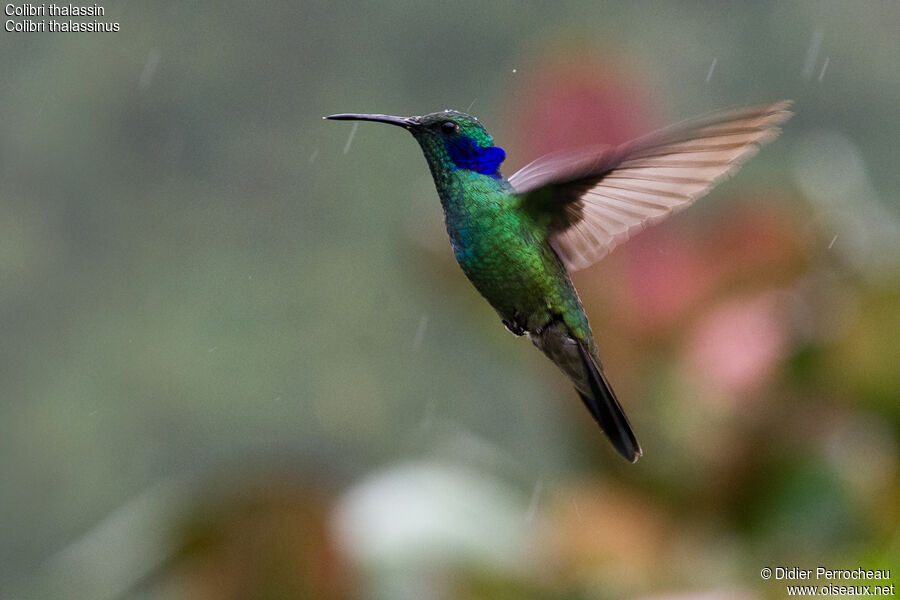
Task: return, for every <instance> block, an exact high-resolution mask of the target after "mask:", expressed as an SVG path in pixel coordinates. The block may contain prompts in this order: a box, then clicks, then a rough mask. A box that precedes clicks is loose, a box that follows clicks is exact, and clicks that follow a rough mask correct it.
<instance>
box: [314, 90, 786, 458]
mask: <svg viewBox="0 0 900 600" xmlns="http://www.w3.org/2000/svg"><path fill="white" fill-rule="evenodd" d="M789 107H790V101H781V102H774V103H770V104H760V105H755V106H748V107H745V108H740V109H735V110H728V111H722V112H717V113H712V114H709V115H707V116H704V117H700V118H698V119H694V120H690V121H684V122H682V123H680V124H678V125H675V126H672V127H669V128H666V129H662V130H660V131H657V132H655V133H651V134H649V135H646V136H644V137H641V138H639V139H637V140H634V141H632V142H628V143H625V144H622V145H620V146H617V147H604V146H593V147H586V148H579V149H575V150H567V151H562V152H557V153H553V154H548V155H546V156H543V157H541V158H538V159H537V160H535V161H533V162H531V163H529V164H528V165H526V166H525V167H523V168H522V169H521V170H519V171H518V172H516V173H515V174H514V175H513V176H512V177H509V178H508V179H507V178H506V177H504V176H503V175H501V174H500V164H501V163H502V162H503V160H504V159H505V158H506V152H505V151H504V150H503V149H502V148H500V147H498V146H495V145H494V140H493V138H492V137H491V135H490V134H489V133H488V132H487V130H486V129H485V128H484V127H483V126H482V125H481V123H480V122H479V121H478V119H476V118H475V117H473V116H471V115H468V114H466V113H463V112H459V111H455V110H444V111H441V112H435V113H430V114H427V115H424V116H420V117H394V116H390V115H382V114H354V113H343V114H335V115H330V116H328V117H325V118H326V119H337V120H356V121H376V122H379V123H388V124H390V125H397V126H400V127H403V128H404V129H406V130H407V131H409V132H410V133H412V135H413V137H414V138H415V139H416V141H417V142H418V143H419V145H420V146H421V148H422V152H423V153H424V154H425V159H426V160H427V161H428V166H429V168H430V169H431V174H432V176H433V178H434V183H435V186H436V187H437V192H438V195H439V196H440V199H441V205H442V207H443V209H444V217H445V222H446V226H447V233H448V234H449V236H450V243H451V244H452V246H453V254H454V255H455V257H456V260H457V262H458V263H459V266H460V267H461V268H462V270H463V272H464V273H465V274H466V276H467V277H468V278H469V280H470V281H471V282H472V284H473V285H474V286H475V288H476V289H477V290H478V291H479V292H480V293H481V295H482V296H484V298H485V299H486V300H487V301H488V302H489V303H490V304H491V306H492V307H493V308H494V310H496V311H497V313H498V314H499V315H500V319H501V320H502V321H503V324H504V325H505V326H506V328H507V329H509V331H511V332H512V333H514V334H515V335H517V336H521V335H527V336H528V337H529V338H530V339H531V341H532V342H533V343H534V345H535V346H537V347H538V348H539V349H540V350H541V351H543V352H544V354H546V355H547V357H549V358H550V360H552V361H553V362H554V363H556V364H557V365H558V366H559V367H560V369H562V371H563V372H564V373H565V374H566V375H568V377H569V378H570V379H571V380H572V383H573V384H574V385H575V389H576V391H577V392H578V395H579V396H580V397H581V400H582V401H583V402H584V404H585V406H587V408H588V410H589V411H590V413H591V415H593V417H594V419H595V420H596V422H597V423H598V424H599V425H600V427H601V428H602V429H603V431H604V432H605V433H606V435H607V436H608V437H609V439H610V440H611V441H612V444H613V446H614V447H615V449H616V450H617V451H618V452H619V453H620V454H621V455H622V456H624V457H625V458H626V459H628V460H629V461H631V462H634V461H636V460H637V459H638V458H639V457H640V456H641V454H642V452H641V447H640V445H639V444H638V441H637V438H636V437H635V435H634V432H633V431H632V429H631V424H630V423H629V422H628V418H627V417H626V416H625V412H624V411H623V410H622V407H621V405H620V404H619V401H618V399H617V398H616V395H615V393H614V392H613V390H612V387H611V386H610V383H609V381H608V379H607V378H606V374H605V373H604V371H603V367H602V366H601V363H600V358H599V356H598V354H597V345H596V343H595V342H594V336H593V334H592V333H591V327H590V325H589V324H588V319H587V316H586V315H585V312H584V308H583V307H582V304H581V300H580V299H579V297H578V292H576V291H575V287H574V286H573V285H572V280H571V279H570V277H569V270H577V269H583V268H585V267H587V266H589V265H591V264H593V263H595V262H596V261H598V260H599V259H601V258H603V256H605V255H606V254H607V253H609V252H610V251H611V250H612V249H613V248H614V247H616V246H617V245H618V244H621V243H622V242H624V241H625V240H627V239H628V238H630V237H631V236H632V235H634V234H636V233H638V232H639V231H641V230H642V229H644V228H645V227H647V226H648V225H650V224H653V223H656V222H659V221H660V220H662V219H664V218H665V217H666V216H668V215H670V214H672V213H674V212H677V211H678V210H681V209H683V208H685V207H687V206H688V205H689V204H691V202H693V201H694V200H696V199H697V198H699V197H700V196H702V195H704V194H705V193H706V192H708V191H709V190H710V189H711V188H712V187H713V185H715V184H716V183H717V182H718V181H720V180H721V179H722V178H723V177H725V176H726V175H728V174H731V173H733V172H734V170H735V169H736V168H737V166H738V165H740V163H742V162H743V161H744V160H746V159H747V158H749V157H750V156H752V155H753V154H754V153H755V152H756V151H757V149H758V148H759V146H760V145H762V144H764V143H766V142H768V141H770V140H772V139H773V138H775V136H777V135H778V133H779V132H780V130H779V125H781V124H782V123H784V121H786V120H787V119H788V118H789V117H790V116H791V113H790V111H789V110H788V109H789Z"/></svg>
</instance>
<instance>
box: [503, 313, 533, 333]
mask: <svg viewBox="0 0 900 600" xmlns="http://www.w3.org/2000/svg"><path fill="white" fill-rule="evenodd" d="M521 318H522V315H521V314H519V311H518V310H514V311H513V315H512V318H511V319H504V318H502V317H501V318H500V320H501V321H503V324H504V325H506V328H507V329H509V330H510V331H511V332H512V333H513V334H514V335H525V332H526V331H527V329H526V328H525V324H524V323H522V321H521Z"/></svg>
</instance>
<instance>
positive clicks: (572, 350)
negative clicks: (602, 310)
mask: <svg viewBox="0 0 900 600" xmlns="http://www.w3.org/2000/svg"><path fill="white" fill-rule="evenodd" d="M530 337H531V341H532V342H534V345H535V346H537V347H538V348H540V349H541V350H542V351H543V352H544V354H546V355H547V356H548V357H549V358H550V360H552V361H553V362H555V363H556V364H557V365H559V367H560V368H561V369H562V370H563V371H564V372H565V373H566V374H567V375H568V376H569V377H571V378H572V382H573V383H574V384H575V389H576V391H577V392H578V395H579V396H580V397H581V400H582V401H583V402H584V405H585V406H586V407H587V409H588V410H589V411H590V412H591V415H592V416H593V417H594V420H595V421H597V424H598V425H600V428H601V429H603V432H604V433H605V434H606V435H607V437H608V438H609V439H610V441H611V442H612V445H613V446H614V447H615V449H616V450H617V451H618V452H619V454H621V455H622V456H624V457H625V458H626V459H628V460H629V461H631V462H635V461H637V459H638V458H640V456H641V454H642V452H641V446H640V444H638V441H637V438H635V436H634V432H633V431H632V430H631V424H630V423H629V422H628V417H626V416H625V411H623V410H622V407H621V405H619V401H618V400H617V399H616V394H615V393H614V392H613V390H612V387H610V385H609V381H607V379H606V376H605V375H604V374H603V371H602V369H601V368H600V366H599V365H598V364H597V361H596V360H595V359H594V357H593V353H592V352H591V351H590V349H589V348H588V346H587V343H586V342H584V341H583V340H580V339H578V338H576V337H575V336H573V335H572V334H571V332H570V331H569V329H568V327H566V325H565V324H564V323H563V322H562V321H556V322H553V323H551V324H550V325H548V326H547V327H546V328H544V329H543V331H541V332H540V333H537V334H535V333H532V334H531V336H530Z"/></svg>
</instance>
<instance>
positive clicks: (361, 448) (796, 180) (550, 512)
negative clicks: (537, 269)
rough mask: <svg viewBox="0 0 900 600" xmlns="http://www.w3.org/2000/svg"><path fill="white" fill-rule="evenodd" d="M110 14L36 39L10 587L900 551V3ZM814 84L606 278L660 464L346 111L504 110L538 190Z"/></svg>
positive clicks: (11, 138)
mask: <svg viewBox="0 0 900 600" xmlns="http://www.w3.org/2000/svg"><path fill="white" fill-rule="evenodd" d="M101 4H102V5H103V6H104V7H105V8H106V10H107V14H106V16H105V17H102V18H100V19H99V20H102V21H115V22H119V23H120V24H121V31H120V32H119V33H114V34H89V33H81V34H61V33H52V34H51V33H45V34H41V33H30V34H29V33H7V32H0V52H2V54H0V56H2V62H0V74H2V77H0V107H2V109H0V110H2V117H0V182H2V183H0V290H2V292H0V327H2V337H0V357H2V362H0V365H2V373H3V375H2V378H0V481H2V487H0V597H2V598H15V599H17V600H20V599H32V598H33V599H39V598H40V599H47V598H85V599H88V598H90V599H107V598H110V599H111V598H145V599H161V598H199V599H205V598H229V599H230V598H234V599H237V598H266V599H282V598H283V599H287V598H325V599H329V598H334V599H338V598H341V599H343V598H347V599H368V598H375V599H407V598H409V599H444V598H510V599H512V598H525V599H529V598H534V599H538V598H541V599H544V598H546V599H562V598H566V599H588V598H599V599H605V598H610V599H613V598H615V599H619V598H681V599H689V598H690V599H695V598H703V599H706V600H713V599H716V600H725V599H730V600H754V599H761V598H781V597H785V596H786V593H785V589H784V585H785V582H784V581H775V580H774V579H773V580H771V581H768V582H766V581H763V580H762V579H761V578H760V575H759V572H760V569H761V568H762V567H765V566H769V567H772V568H774V567H776V566H786V567H791V566H796V567H802V568H810V567H812V568H815V566H819V565H822V566H826V567H830V568H855V567H864V568H869V569H875V568H889V567H891V566H893V567H894V568H895V569H898V568H900V560H898V558H900V535H898V521H900V501H898V497H900V496H898V492H900V477H898V440H900V437H898V436H900V403H898V398H900V368H898V364H900V350H898V342H897V339H898V334H900V235H898V233H900V227H898V219H900V197H898V190H900V174H898V169H897V168H896V163H897V139H898V131H900V128H898V126H900V118H898V117H900V112H898V105H900V77H898V68H897V65H898V64H900V38H898V36H897V31H898V29H900V4H898V3H896V2H883V3H879V2H825V3H822V2H816V1H812V0H809V1H806V2H790V3H785V2H756V3H749V2H746V3H745V2H723V3H716V4H711V3H700V2H669V3H665V4H663V3H661V2H660V3H649V2H629V3H624V2H623V3H605V2H590V1H586V0H575V1H571V2H557V3H519V2H497V3H483V2H475V1H471V2H463V3H446V4H444V3H441V4H437V3H433V4H428V3H425V4H423V3H418V2H403V1H396V2H391V3H370V2H359V3H334V2H309V1H305V0H303V1H300V2H266V3H249V2H233V1H230V0H219V1H217V2H164V1H163V2H154V3H138V2H125V1H118V0H115V1H114V0H109V1H107V2H105V3H101ZM781 98H792V99H794V100H795V101H796V104H795V110H796V113H797V114H796V116H795V117H794V118H793V119H792V120H791V121H789V122H788V123H787V125H786V127H785V132H784V134H783V135H782V137H781V138H779V139H778V140H777V141H776V142H774V143H773V144H771V145H770V146H769V147H766V148H765V149H764V150H763V151H762V152H761V153H760V155H759V156H758V157H756V158H754V159H753V160H752V161H751V162H750V163H749V164H748V165H747V166H746V167H745V168H744V169H743V170H742V171H741V172H740V173H739V175H738V176H737V177H736V178H734V179H733V180H731V181H728V182H726V183H724V184H722V185H721V186H719V187H718V188H717V189H716V190H715V191H714V192H713V193H712V194H710V195H709V196H708V197H706V198H704V199H703V200H701V201H700V202H698V203H697V205H696V206H695V207H693V208H691V209H690V210H688V211H687V212H685V213H683V214H680V215H678V216H677V217H674V218H672V219H670V220H669V221H667V222H666V223H665V224H663V225H660V226H658V227H656V228H654V229H652V230H650V231H648V232H646V233H644V234H641V235H640V236H639V237H638V238H636V239H635V240H633V241H631V242H629V243H628V244H627V245H625V246H623V247H621V248H619V249H618V250H616V251H615V252H614V253H613V254H612V255H611V256H610V257H608V258H607V259H605V260H604V261H603V262H602V263H600V264H599V265H596V266H594V267H592V268H591V269H588V270H586V271H583V272H580V273H577V274H576V275H575V282H576V285H577V286H578V287H579V290H580V291H581V296H582V299H583V301H584V303H585V306H586V308H587V310H588V314H589V316H590V318H591V320H592V324H593V328H594V331H595V334H596V336H597V341H598V344H599V346H600V350H601V356H603V357H604V360H605V364H606V369H607V372H608V375H609V377H610V379H611V381H612V382H613V385H614V386H615V389H616V390H617V392H618V395H619V397H620V399H621V400H622V403H623V404H624V406H625V407H626V409H627V411H628V413H629V415H630V416H631V420H632V423H633V425H634V427H635V430H636V432H637V434H638V437H639V439H640V440H641V442H642V445H643V448H644V458H643V459H642V460H640V461H639V462H638V463H637V464H636V465H628V464H625V462H624V461H622V460H621V459H620V458H619V457H618V456H616V455H615V454H614V452H613V451H612V450H611V447H610V446H609V444H608V442H607V441H606V440H605V439H604V437H603V436H602V434H601V432H600V431H599V430H598V429H597V427H596V426H595V425H594V424H593V423H592V421H591V419H590V417H589V415H588V414H587V412H586V411H585V410H584V409H583V407H582V406H581V405H580V402H579V401H578V399H577V397H576V395H575V393H574V391H573V390H572V389H571V387H570V386H569V384H568V383H567V382H566V380H565V378H564V377H563V376H562V375H561V374H559V373H557V372H556V370H555V368H554V367H553V366H552V365H551V364H550V363H549V362H548V361H546V360H545V359H544V358H543V357H542V356H541V355H540V354H539V353H538V352H536V351H535V350H534V349H533V348H532V347H531V345H530V344H528V343H527V342H525V341H523V340H521V339H516V338H514V337H513V336H511V335H509V334H508V333H506V332H505V331H504V329H503V327H502V325H501V324H500V323H499V322H498V320H497V317H496V314H495V313H494V312H493V311H492V310H491V308H490V307H489V306H488V305H487V303H485V302H484V301H482V300H481V299H480V298H479V297H478V296H477V293H476V292H475V291H474V290H473V289H472V288H471V287H470V286H469V284H468V283H467V282H466V281H465V279H464V277H463V275H462V273H461V272H460V271H459V270H458V268H457V267H456V265H455V263H454V261H453V257H452V253H451V251H450V249H449V244H448V243H447V240H446V236H445V233H444V232H443V224H442V216H441V212H440V206H439V203H438V200H437V197H436V194H435V192H434V190H433V187H432V183H431V180H430V176H429V173H428V170H427V168H426V165H425V163H424V160H423V159H422V157H421V155H420V152H419V149H418V147H417V146H416V144H415V143H414V142H413V140H412V139H411V138H409V136H408V135H406V134H405V133H404V132H402V131H400V130H395V129H391V128H384V127H378V126H375V125H366V124H363V125H361V126H359V127H358V129H356V128H354V127H353V126H352V125H351V124H347V123H335V122H324V121H322V120H321V116H323V115H326V114H330V113H333V112H343V111H356V112H385V113H392V114H401V115H406V114H423V113H426V112H430V111H434V110H440V109H444V108H456V109H460V110H466V109H470V111H471V112H472V113H474V114H476V115H478V116H479V118H480V119H481V120H482V122H483V123H485V125H486V126H487V127H488V129H489V130H490V131H491V132H492V133H493V134H494V137H495V139H496V141H497V142H498V143H499V144H500V145H502V146H504V147H505V148H506V149H507V151H508V154H509V157H510V158H509V159H508V161H507V163H506V165H505V168H504V172H505V173H506V174H507V175H509V174H511V173H512V172H514V171H515V169H516V168H518V167H520V166H522V165H524V164H525V163H526V162H528V161H529V160H531V159H533V158H536V157H537V156H539V155H540V154H541V153H543V152H545V151H549V150H553V149H557V148H561V147H565V146H574V145H579V144H587V143H616V142H621V141H624V140H626V139H628V138H631V137H634V136H637V135H640V134H643V133H646V132H648V131H650V130H653V129H655V128H657V127H660V126H663V125H666V124H669V123H672V122H675V121H678V120H680V119H683V118H687V117H691V116H695V115H697V114H700V113H703V112H706V111H709V110H712V109H716V108H723V107H729V106H736V105H741V104H749V103H754V102H762V101H771V100H777V99H781ZM894 577H895V579H894V580H893V581H889V582H868V583H884V584H888V583H894V584H900V580H897V579H896V575H894ZM813 583H815V582H813ZM819 583H823V582H819Z"/></svg>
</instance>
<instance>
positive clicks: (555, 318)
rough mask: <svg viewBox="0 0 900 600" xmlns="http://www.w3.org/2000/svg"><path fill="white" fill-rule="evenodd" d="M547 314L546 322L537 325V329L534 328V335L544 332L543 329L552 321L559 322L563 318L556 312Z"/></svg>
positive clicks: (552, 322) (551, 323)
mask: <svg viewBox="0 0 900 600" xmlns="http://www.w3.org/2000/svg"><path fill="white" fill-rule="evenodd" d="M548 316H549V317H550V318H549V320H548V321H547V322H546V323H544V324H543V325H541V326H540V327H538V328H537V329H535V330H534V334H535V335H536V336H540V335H541V334H543V333H544V330H545V329H547V328H548V327H550V326H551V325H553V324H554V323H561V322H562V320H563V318H562V315H560V314H558V313H548Z"/></svg>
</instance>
